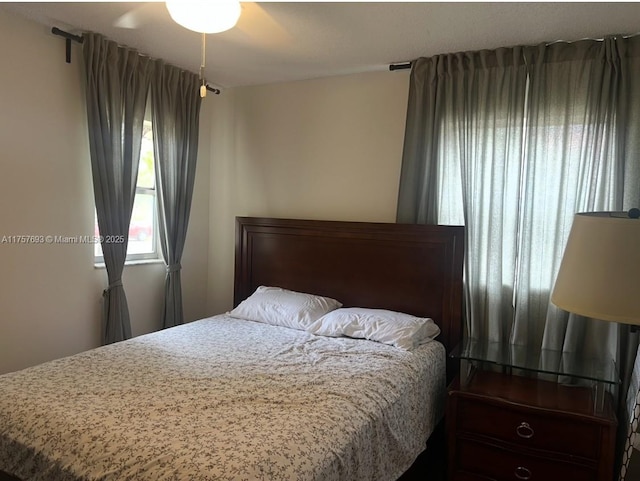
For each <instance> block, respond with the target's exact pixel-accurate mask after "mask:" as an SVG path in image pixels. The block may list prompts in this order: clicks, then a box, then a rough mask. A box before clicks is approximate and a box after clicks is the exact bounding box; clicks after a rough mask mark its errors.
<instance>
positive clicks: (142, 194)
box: [94, 120, 158, 264]
mask: <svg viewBox="0 0 640 481" xmlns="http://www.w3.org/2000/svg"><path fill="white" fill-rule="evenodd" d="M155 178H156V177H155V167H154V162H153V132H152V128H151V121H149V120H145V121H144V125H143V132H142V145H141V148H140V164H139V166H138V180H137V184H136V197H135V200H134V202H133V211H132V213H131V224H130V225H129V244H128V245H127V261H136V260H144V259H157V258H158V222H157V214H156V212H157V211H156V202H157V196H156V185H155ZM95 233H96V236H98V235H99V229H98V218H97V216H96V218H95ZM94 255H95V262H96V263H97V264H100V263H103V262H104V258H103V257H102V246H101V245H100V243H99V242H97V243H96V244H95V252H94Z"/></svg>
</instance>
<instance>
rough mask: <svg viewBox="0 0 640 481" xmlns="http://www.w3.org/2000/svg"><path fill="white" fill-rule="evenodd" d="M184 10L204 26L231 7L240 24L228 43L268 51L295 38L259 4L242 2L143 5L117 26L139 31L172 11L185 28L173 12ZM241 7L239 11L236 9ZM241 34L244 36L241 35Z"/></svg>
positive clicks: (217, 0) (179, 1)
mask: <svg viewBox="0 0 640 481" xmlns="http://www.w3.org/2000/svg"><path fill="white" fill-rule="evenodd" d="M234 4H235V5H234ZM238 6H239V7H238ZM180 7H186V8H188V9H191V10H192V11H194V12H196V19H197V21H199V22H200V23H202V22H201V21H202V20H206V19H207V18H212V17H213V18H214V20H215V16H216V13H215V12H222V11H225V10H224V9H228V8H230V9H231V11H232V12H233V13H236V14H237V15H238V16H239V18H238V17H236V21H237V23H235V22H234V23H233V24H232V25H231V26H230V27H229V28H230V29H232V30H233V31H235V33H236V34H235V35H234V34H233V33H230V34H229V35H225V40H226V41H232V42H233V41H235V42H245V43H253V44H257V45H260V46H263V47H266V48H270V47H277V46H281V45H284V44H288V43H290V42H291V36H290V35H289V34H288V33H287V32H286V30H285V29H284V28H282V26H281V25H280V24H279V23H278V22H277V21H276V20H275V19H274V18H273V16H272V15H270V14H269V13H268V11H267V10H266V9H265V8H263V7H262V6H260V5H259V4H258V3H257V2H241V3H240V2H238V1H237V0H236V1H234V0H215V1H211V0H209V1H194V0H173V1H171V0H169V1H167V2H143V3H141V4H140V5H139V6H137V7H134V8H132V9H131V10H129V11H127V12H125V13H124V14H123V15H121V16H120V17H118V18H117V19H116V20H115V21H114V23H113V25H114V26H115V27H118V28H126V29H138V28H141V27H143V26H145V25H147V24H153V23H154V22H159V21H162V20H163V19H165V18H166V14H167V11H168V12H169V14H170V15H171V16H172V18H173V19H174V21H176V23H179V24H181V25H183V26H184V24H183V23H181V22H180V21H178V20H176V17H174V16H173V14H172V13H171V10H172V9H174V8H180ZM238 8H239V12H238V11H237V10H234V9H238ZM214 9H215V11H214ZM227 11H228V10H227ZM178 15H179V14H178ZM185 28H189V29H190V30H194V31H197V32H200V33H202V32H203V30H204V28H198V27H197V26H196V28H190V27H185ZM222 31H224V30H217V32H222ZM206 33H214V31H213V30H210V31H207V32H206ZM238 33H239V34H240V35H238Z"/></svg>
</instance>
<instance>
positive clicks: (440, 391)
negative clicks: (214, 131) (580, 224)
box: [0, 315, 445, 481]
mask: <svg viewBox="0 0 640 481" xmlns="http://www.w3.org/2000/svg"><path fill="white" fill-rule="evenodd" d="M444 395H445V353H444V347H443V346H442V345H441V344H440V343H438V342H436V341H433V342H430V343H428V344H425V345H423V346H420V347H418V348H416V349H415V350H413V351H404V350H401V349H397V348H394V347H392V346H388V345H384V344H379V343H376V342H372V341H366V340H356V339H349V338H328V337H320V336H314V335H312V334H309V333H307V332H305V331H299V330H294V329H289V328H285V327H277V326H271V325H266V324H261V323H257V322H253V321H244V320H239V319H233V318H230V317H228V316H225V315H221V316H215V317H212V318H208V319H203V320H200V321H196V322H192V323H188V324H185V325H182V326H178V327H175V328H171V329H167V330H164V331H159V332H156V333H152V334H148V335H144V336H140V337H137V338H134V339H130V340H128V341H124V342H120V343H116V344H112V345H109V346H104V347H100V348H97V349H93V350H90V351H87V352H84V353H80V354H77V355H74V356H71V357H67V358H63V359H59V360H56V361H51V362H48V363H45V364H41V365H39V366H35V367H32V368H28V369H25V370H22V371H18V372H15V373H10V374H6V375H4V376H0V470H3V471H5V472H7V473H11V474H13V475H16V476H18V477H20V478H21V479H23V480H24V481H31V480H33V481H36V480H42V481H67V480H69V481H78V480H92V481H93V480H101V481H110V480H113V481H115V480H117V481H125V480H136V481H169V480H176V481H177V480H199V481H207V480H212V481H213V480H216V481H223V480H224V481H227V480H228V481H241V480H247V481H253V480H269V481H275V480H291V481H294V480H295V481H358V480H362V481H364V480H368V481H370V480H380V481H385V480H389V481H392V480H395V479H397V478H398V477H399V476H400V475H401V474H402V473H403V472H404V471H405V470H406V469H408V468H409V466H410V465H411V464H412V462H413V461H414V460H415V458H416V456H417V455H418V454H419V453H420V452H421V451H422V450H423V449H424V447H425V441H426V439H427V437H428V436H429V434H430V433H431V431H432V430H433V429H434V427H435V425H436V423H437V422H438V420H439V418H440V417H441V414H442V412H443V406H444Z"/></svg>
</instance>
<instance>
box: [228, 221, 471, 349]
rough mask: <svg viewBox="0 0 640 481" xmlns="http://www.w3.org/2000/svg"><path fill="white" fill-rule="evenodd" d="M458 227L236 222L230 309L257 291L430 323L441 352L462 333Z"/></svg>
mask: <svg viewBox="0 0 640 481" xmlns="http://www.w3.org/2000/svg"><path fill="white" fill-rule="evenodd" d="M463 242H464V228H463V227H460V226H433V225H407V224H386V223H367V222H338V221H317V220H294V219H272V218H259V217H237V218H236V258H235V262H236V265H235V289H234V305H238V303H240V302H241V301H242V300H244V299H246V298H247V297H248V296H249V295H250V294H252V293H253V291H255V289H256V288H257V287H258V286H261V285H266V286H278V287H282V288H284V289H290V290H294V291H299V292H307V293H313V294H319V295H323V296H328V297H332V298H334V299H337V300H339V301H340V302H342V303H343V304H344V306H345V307H354V306H357V307H372V308H380V309H390V310H394V311H400V312H406V313H409V314H413V315H416V316H422V317H431V318H432V319H433V320H434V321H435V322H436V324H438V325H439V326H440V329H441V331H442V333H441V334H440V336H439V337H438V340H439V341H440V342H442V343H443V344H444V345H445V347H446V349H447V352H449V351H450V350H451V349H453V347H455V346H456V345H457V343H458V342H460V339H461V335H462V260H463Z"/></svg>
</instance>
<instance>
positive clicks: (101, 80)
mask: <svg viewBox="0 0 640 481" xmlns="http://www.w3.org/2000/svg"><path fill="white" fill-rule="evenodd" d="M83 55H84V64H85V80H86V100H87V117H88V127H89V146H90V153H91V171H92V176H93V190H94V196H95V202H96V212H97V217H98V226H99V228H100V234H101V235H102V236H103V238H105V239H109V240H114V242H103V243H102V252H103V255H104V263H105V265H106V269H107V275H108V282H109V285H108V287H107V289H105V291H104V293H103V319H102V320H103V329H102V342H103V344H109V343H112V342H116V341H121V340H123V339H128V338H130V337H131V323H130V320H129V308H128V306H127V296H126V295H125V292H124V288H123V286H122V270H123V268H124V262H125V258H126V255H127V242H128V233H129V223H130V221H131V210H132V208H133V200H134V197H135V189H136V179H137V176H138V161H139V160H140V144H141V139H142V124H143V121H144V112H145V105H146V101H147V93H148V89H149V80H150V74H151V67H152V65H151V62H150V60H149V59H148V58H146V57H142V56H140V55H139V54H138V53H137V52H136V51H135V50H131V49H128V48H125V47H121V46H118V45H117V44H116V43H114V42H112V41H109V40H106V39H105V38H104V37H102V36H101V35H98V34H94V33H85V34H84V43H83ZM120 240H122V242H120Z"/></svg>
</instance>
